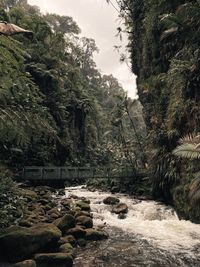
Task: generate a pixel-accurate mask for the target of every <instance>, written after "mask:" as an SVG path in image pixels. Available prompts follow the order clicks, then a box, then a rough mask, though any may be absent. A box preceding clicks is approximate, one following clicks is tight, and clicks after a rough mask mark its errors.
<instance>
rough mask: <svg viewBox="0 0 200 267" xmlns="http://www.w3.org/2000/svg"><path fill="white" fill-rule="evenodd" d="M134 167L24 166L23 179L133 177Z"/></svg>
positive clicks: (63, 179) (62, 179) (64, 179)
mask: <svg viewBox="0 0 200 267" xmlns="http://www.w3.org/2000/svg"><path fill="white" fill-rule="evenodd" d="M133 173H134V171H133V169H132V168H122V169H110V168H101V169H99V168H92V167H90V168H88V167H85V168H84V167H38V166H28V167H24V169H23V172H22V175H20V176H21V177H20V178H21V179H22V180H60V181H66V180H69V181H70V180H75V179H78V180H79V179H80V180H84V179H89V178H131V177H133Z"/></svg>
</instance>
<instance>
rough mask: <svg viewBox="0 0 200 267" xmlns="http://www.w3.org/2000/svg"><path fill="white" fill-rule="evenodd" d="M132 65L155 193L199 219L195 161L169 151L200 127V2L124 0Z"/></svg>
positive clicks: (194, 218) (124, 13) (122, 10)
mask: <svg viewBox="0 0 200 267" xmlns="http://www.w3.org/2000/svg"><path fill="white" fill-rule="evenodd" d="M119 4H120V5H121V14H122V16H124V17H126V23H127V24H126V25H127V28H128V31H129V40H130V44H129V47H130V52H131V60H132V70H133V72H134V73H135V74H137V76H138V81H137V83H138V94H139V97H140V100H141V102H142V104H143V106H144V109H145V118H146V123H147V129H148V135H149V139H148V144H149V145H148V149H147V150H148V151H147V153H148V158H149V162H150V165H151V173H152V175H151V176H152V188H153V193H154V195H155V196H156V197H162V198H164V199H165V200H167V201H170V202H173V203H174V204H175V206H176V208H177V210H179V213H180V214H181V215H184V216H185V217H187V218H191V219H193V220H196V221H199V212H198V208H197V207H194V206H191V205H190V203H189V200H188V190H189V187H190V182H191V180H192V179H193V178H194V176H195V174H196V173H198V164H197V163H193V162H183V161H180V160H177V158H175V157H174V156H173V155H172V153H171V152H172V150H173V149H174V148H175V147H176V145H177V142H178V140H179V139H180V138H181V137H182V136H184V135H186V134H188V133H197V132H199V130H200V105H199V104H200V88H199V80H200V49H199V45H200V16H199V14H200V1H198V0H193V1H184V0H173V1H172V0H132V1H130V0H124V1H120V3H119Z"/></svg>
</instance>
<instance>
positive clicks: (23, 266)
mask: <svg viewBox="0 0 200 267" xmlns="http://www.w3.org/2000/svg"><path fill="white" fill-rule="evenodd" d="M14 267H37V266H36V262H35V261H34V260H26V261H21V262H18V263H16V264H15V265H14Z"/></svg>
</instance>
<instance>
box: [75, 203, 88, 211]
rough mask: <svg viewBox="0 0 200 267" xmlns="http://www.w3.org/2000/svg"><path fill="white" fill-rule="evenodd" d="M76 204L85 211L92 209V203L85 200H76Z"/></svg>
mask: <svg viewBox="0 0 200 267" xmlns="http://www.w3.org/2000/svg"><path fill="white" fill-rule="evenodd" d="M76 206H77V207H79V208H80V209H81V210H83V211H90V205H89V204H88V203H86V202H85V201H78V202H76Z"/></svg>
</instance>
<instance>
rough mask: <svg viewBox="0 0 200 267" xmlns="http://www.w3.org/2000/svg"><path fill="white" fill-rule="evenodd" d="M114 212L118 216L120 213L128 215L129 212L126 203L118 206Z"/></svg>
mask: <svg viewBox="0 0 200 267" xmlns="http://www.w3.org/2000/svg"><path fill="white" fill-rule="evenodd" d="M112 212H114V213H116V214H120V213H127V212H128V206H127V205H126V204H125V203H119V204H118V205H116V206H115V207H114V208H113V210H112Z"/></svg>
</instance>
